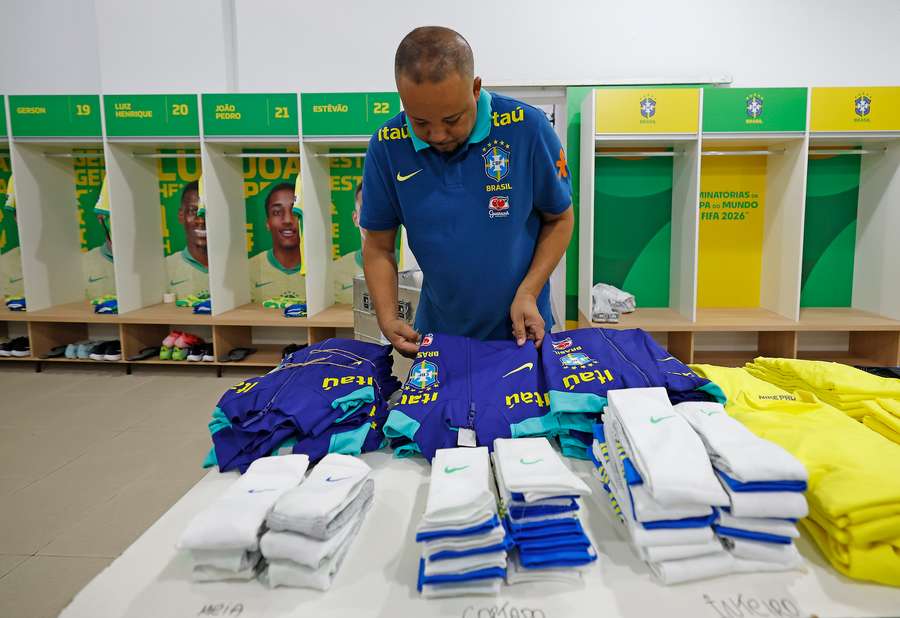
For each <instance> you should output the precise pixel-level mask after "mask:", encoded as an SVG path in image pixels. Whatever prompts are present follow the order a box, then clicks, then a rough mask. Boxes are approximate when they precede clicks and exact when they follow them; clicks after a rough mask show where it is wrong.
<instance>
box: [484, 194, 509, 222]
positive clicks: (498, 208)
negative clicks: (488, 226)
mask: <svg viewBox="0 0 900 618" xmlns="http://www.w3.org/2000/svg"><path fill="white" fill-rule="evenodd" d="M488 216H489V217H490V218H491V219H496V218H497V217H508V216H509V198H508V197H506V196H504V195H494V196H492V197H491V199H490V201H488Z"/></svg>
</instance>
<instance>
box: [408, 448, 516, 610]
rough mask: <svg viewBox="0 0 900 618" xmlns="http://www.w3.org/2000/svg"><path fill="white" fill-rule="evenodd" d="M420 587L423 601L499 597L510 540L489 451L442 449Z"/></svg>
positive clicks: (422, 537)
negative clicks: (502, 521) (500, 510)
mask: <svg viewBox="0 0 900 618" xmlns="http://www.w3.org/2000/svg"><path fill="white" fill-rule="evenodd" d="M416 542H418V543H420V544H421V549H422V556H421V558H420V560H419V575H418V583H417V588H418V590H419V592H420V593H421V594H422V596H424V597H449V596H456V595H463V594H466V595H467V594H496V593H497V592H499V591H500V583H501V581H502V580H503V578H504V577H505V575H506V551H507V549H508V548H509V541H508V539H507V537H506V533H505V531H504V529H503V526H502V525H501V524H500V519H499V517H498V516H497V497H496V495H495V493H494V491H493V482H492V480H491V468H490V462H489V459H488V450H487V448H486V447H477V448H447V449H438V450H437V451H436V452H435V454H434V459H433V460H432V465H431V483H430V485H429V487H428V502H427V503H426V506H425V513H424V514H423V515H422V520H421V522H420V523H419V527H418V529H417V531H416Z"/></svg>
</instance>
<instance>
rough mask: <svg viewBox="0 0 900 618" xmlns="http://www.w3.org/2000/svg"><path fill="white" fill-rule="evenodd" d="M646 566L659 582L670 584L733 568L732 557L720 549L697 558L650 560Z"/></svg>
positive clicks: (722, 572) (720, 573)
mask: <svg viewBox="0 0 900 618" xmlns="http://www.w3.org/2000/svg"><path fill="white" fill-rule="evenodd" d="M648 566H649V567H650V570H651V571H653V574H654V575H655V576H656V578H657V579H658V580H659V581H660V583H662V584H665V585H670V584H680V583H682V582H690V581H697V580H699V579H708V578H710V577H719V576H720V575H728V574H729V573H732V572H733V570H734V558H733V557H732V556H731V554H729V553H728V552H726V551H721V552H719V553H717V554H709V555H707V556H700V557H699V558H686V559H684V560H669V561H666V562H650V563H648Z"/></svg>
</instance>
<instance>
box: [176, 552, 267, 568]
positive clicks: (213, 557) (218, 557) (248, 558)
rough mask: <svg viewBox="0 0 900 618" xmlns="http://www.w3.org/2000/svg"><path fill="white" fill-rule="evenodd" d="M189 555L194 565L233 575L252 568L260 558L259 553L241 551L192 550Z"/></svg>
mask: <svg viewBox="0 0 900 618" xmlns="http://www.w3.org/2000/svg"><path fill="white" fill-rule="evenodd" d="M190 553H191V560H192V561H193V562H194V565H202V566H210V567H214V568H216V569H222V570H223V571H231V572H233V573H237V572H238V571H244V570H246V569H248V568H250V567H252V566H254V565H255V564H256V563H257V562H259V558H260V553H259V552H256V551H254V552H248V551H244V550H243V549H192V550H191V552H190Z"/></svg>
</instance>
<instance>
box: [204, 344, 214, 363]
mask: <svg viewBox="0 0 900 618" xmlns="http://www.w3.org/2000/svg"><path fill="white" fill-rule="evenodd" d="M214 360H216V357H215V355H214V354H213V344H211V343H207V344H206V345H205V346H203V362H205V363H211V362H213V361H214Z"/></svg>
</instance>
